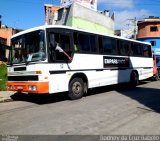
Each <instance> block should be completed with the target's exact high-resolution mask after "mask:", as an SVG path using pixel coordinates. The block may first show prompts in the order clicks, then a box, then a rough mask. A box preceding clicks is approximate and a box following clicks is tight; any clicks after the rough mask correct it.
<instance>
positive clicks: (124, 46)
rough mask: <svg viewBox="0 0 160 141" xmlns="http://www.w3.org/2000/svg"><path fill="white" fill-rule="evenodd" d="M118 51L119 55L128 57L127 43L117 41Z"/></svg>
mask: <svg viewBox="0 0 160 141" xmlns="http://www.w3.org/2000/svg"><path fill="white" fill-rule="evenodd" d="M119 50H120V55H129V42H128V41H124V40H119Z"/></svg>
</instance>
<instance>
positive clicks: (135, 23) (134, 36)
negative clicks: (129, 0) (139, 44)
mask: <svg viewBox="0 0 160 141" xmlns="http://www.w3.org/2000/svg"><path fill="white" fill-rule="evenodd" d="M128 20H130V21H132V23H133V24H132V26H133V28H134V29H133V38H134V39H136V36H137V18H136V17H135V18H134V19H128Z"/></svg>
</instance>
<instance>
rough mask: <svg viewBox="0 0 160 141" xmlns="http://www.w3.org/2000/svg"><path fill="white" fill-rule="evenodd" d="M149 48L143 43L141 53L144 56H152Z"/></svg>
mask: <svg viewBox="0 0 160 141" xmlns="http://www.w3.org/2000/svg"><path fill="white" fill-rule="evenodd" d="M149 49H150V46H149V45H144V46H143V55H144V57H151V56H152V53H151V51H150V50H149Z"/></svg>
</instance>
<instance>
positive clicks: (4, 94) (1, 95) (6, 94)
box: [0, 91, 15, 103]
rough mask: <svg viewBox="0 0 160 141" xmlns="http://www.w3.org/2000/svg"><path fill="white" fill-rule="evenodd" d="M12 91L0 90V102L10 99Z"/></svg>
mask: <svg viewBox="0 0 160 141" xmlns="http://www.w3.org/2000/svg"><path fill="white" fill-rule="evenodd" d="M14 93H15V92H14V91H0V103H2V102H7V101H12V98H11V97H10V96H11V95H13V94H14Z"/></svg>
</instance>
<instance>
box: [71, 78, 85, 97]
mask: <svg viewBox="0 0 160 141" xmlns="http://www.w3.org/2000/svg"><path fill="white" fill-rule="evenodd" d="M83 94H84V82H83V80H82V79H81V78H74V79H73V80H71V82H70V84H69V97H70V98H71V99H72V100H75V99H80V98H82V96H83Z"/></svg>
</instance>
